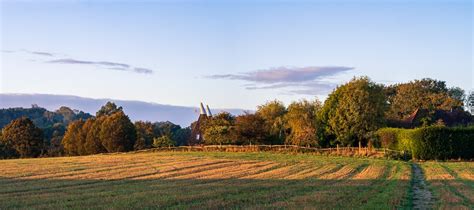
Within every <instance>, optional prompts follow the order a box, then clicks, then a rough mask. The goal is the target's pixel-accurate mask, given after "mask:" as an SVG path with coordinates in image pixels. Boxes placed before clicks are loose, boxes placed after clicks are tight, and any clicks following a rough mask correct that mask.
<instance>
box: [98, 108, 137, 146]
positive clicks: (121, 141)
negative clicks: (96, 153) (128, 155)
mask: <svg viewBox="0 0 474 210" xmlns="http://www.w3.org/2000/svg"><path fill="white" fill-rule="evenodd" d="M136 138H137V133H136V130H135V126H134V125H133V123H132V122H131V121H130V119H129V118H128V116H127V115H125V113H123V112H122V111H118V112H115V113H114V114H112V115H110V116H108V117H107V118H106V119H105V120H104V122H103V123H102V126H101V130H100V140H101V142H102V145H103V146H104V148H105V149H106V150H107V152H126V151H131V150H133V146H134V144H135V141H136Z"/></svg>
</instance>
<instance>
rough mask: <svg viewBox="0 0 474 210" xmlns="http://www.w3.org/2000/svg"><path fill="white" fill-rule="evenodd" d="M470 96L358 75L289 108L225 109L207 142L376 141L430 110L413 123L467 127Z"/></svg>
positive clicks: (208, 125) (438, 84)
mask: <svg viewBox="0 0 474 210" xmlns="http://www.w3.org/2000/svg"><path fill="white" fill-rule="evenodd" d="M465 99H466V96H465V93H464V91H463V90H462V89H461V88H458V87H451V88H448V87H447V86H446V83H445V82H444V81H438V80H434V79H422V80H414V81H410V82H408V83H400V84H394V85H389V86H384V85H382V84H377V83H375V82H373V81H371V80H370V79H369V78H368V77H358V78H353V79H352V80H351V81H350V82H348V83H346V84H343V85H341V86H339V87H337V88H336V89H335V90H334V91H333V92H332V93H330V94H329V96H328V98H327V99H326V100H325V101H324V103H321V102H320V101H319V100H317V99H315V100H300V101H296V102H293V103H291V104H290V105H289V106H288V107H285V105H284V104H283V103H282V102H280V101H270V102H268V103H266V104H264V105H261V106H258V108H257V111H256V112H255V113H246V114H244V115H240V116H232V115H231V114H229V113H220V114H218V115H216V116H214V117H212V118H210V119H208V120H206V121H205V123H204V125H203V126H202V133H203V137H204V142H203V143H204V144H209V145H212V144H237V145H242V144H291V145H300V146H316V147H334V146H336V145H341V146H357V145H358V144H359V143H360V144H361V145H369V144H372V145H374V144H377V142H376V141H377V140H378V139H377V136H376V135H375V132H376V131H377V130H378V129H380V128H383V127H387V126H392V127H397V123H399V122H401V121H402V122H403V120H405V119H406V118H409V117H410V116H411V115H412V114H413V112H414V111H415V110H417V109H422V110H425V112H423V115H422V116H418V115H417V118H416V120H417V121H419V122H417V123H413V126H414V127H420V126H423V127H426V126H431V125H445V124H446V123H447V122H443V121H444V120H446V119H447V118H443V117H442V116H441V117H440V115H439V113H440V112H442V113H447V115H449V117H450V118H449V120H450V121H449V123H450V124H449V125H450V126H468V125H470V124H472V123H473V117H472V115H470V114H469V113H468V112H466V111H465V110H464V109H463V106H464V102H465Z"/></svg>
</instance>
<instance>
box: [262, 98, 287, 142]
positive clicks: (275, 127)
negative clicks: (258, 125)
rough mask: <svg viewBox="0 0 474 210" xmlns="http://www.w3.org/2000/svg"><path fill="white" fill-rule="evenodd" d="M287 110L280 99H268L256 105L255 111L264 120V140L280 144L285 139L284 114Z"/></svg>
mask: <svg viewBox="0 0 474 210" xmlns="http://www.w3.org/2000/svg"><path fill="white" fill-rule="evenodd" d="M286 112H287V110H286V107H285V105H284V104H283V103H282V102H281V101H277V100H274V101H270V102H267V103H266V104H264V105H260V106H258V107H257V112H256V114H258V115H259V116H260V117H261V118H263V120H264V121H265V128H264V129H265V132H267V133H268V135H267V138H268V139H267V140H266V142H271V143H272V144H282V143H283V142H284V141H285V117H284V116H285V114H286Z"/></svg>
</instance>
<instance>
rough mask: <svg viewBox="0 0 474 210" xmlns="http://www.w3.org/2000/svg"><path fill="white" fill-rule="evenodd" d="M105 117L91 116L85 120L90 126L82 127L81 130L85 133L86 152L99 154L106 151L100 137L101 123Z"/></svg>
mask: <svg viewBox="0 0 474 210" xmlns="http://www.w3.org/2000/svg"><path fill="white" fill-rule="evenodd" d="M106 118H107V117H105V116H102V117H98V118H91V119H88V120H87V121H86V123H85V124H88V123H89V124H90V126H84V127H83V132H84V133H86V140H85V143H84V150H85V152H86V154H99V153H105V152H107V150H106V149H105V148H104V146H103V145H102V141H101V139H100V131H101V129H102V123H103V122H104V121H105V119H106Z"/></svg>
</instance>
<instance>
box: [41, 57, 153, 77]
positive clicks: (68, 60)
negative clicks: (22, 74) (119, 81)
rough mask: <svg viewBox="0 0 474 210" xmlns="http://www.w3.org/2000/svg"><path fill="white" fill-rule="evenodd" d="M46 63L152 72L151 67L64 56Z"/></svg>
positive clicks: (143, 72) (144, 72)
mask: <svg viewBox="0 0 474 210" xmlns="http://www.w3.org/2000/svg"><path fill="white" fill-rule="evenodd" d="M47 63H55V64H76V65H93V66H99V67H102V68H104V69H110V70H120V71H130V72H136V73H142V74H152V73H153V70H151V69H146V68H140V67H132V66H131V65H129V64H125V63H118V62H110V61H86V60H77V59H71V58H65V59H55V60H50V61H47Z"/></svg>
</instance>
